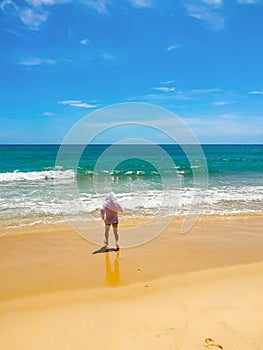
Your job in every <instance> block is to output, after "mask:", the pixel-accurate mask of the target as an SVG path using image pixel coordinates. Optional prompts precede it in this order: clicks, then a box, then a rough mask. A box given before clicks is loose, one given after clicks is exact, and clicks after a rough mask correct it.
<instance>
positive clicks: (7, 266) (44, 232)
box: [0, 216, 263, 350]
mask: <svg viewBox="0 0 263 350" xmlns="http://www.w3.org/2000/svg"><path fill="white" fill-rule="evenodd" d="M130 224H131V223H130V222H128V221H126V222H125V221H123V222H122V225H123V227H124V226H129V225H130ZM137 224H138V223H137ZM262 224H263V217H262V216H235V217H230V216H229V217H201V218H200V219H199V221H198V222H197V223H196V224H195V226H194V227H193V228H192V229H191V231H190V232H189V233H188V234H186V235H182V234H180V225H181V222H180V220H178V221H174V222H173V223H172V224H171V225H170V226H169V227H168V228H167V229H166V230H165V231H164V232H163V233H162V234H161V235H160V236H159V237H157V238H156V239H154V240H152V241H151V242H149V243H147V244H144V245H141V246H138V247H135V248H129V249H121V251H120V252H115V251H114V250H113V249H110V251H109V252H107V253H106V252H104V251H102V250H100V247H98V246H95V245H93V244H91V243H89V242H88V241H86V240H84V239H82V238H81V237H80V236H78V235H77V234H76V233H75V232H73V231H72V229H71V228H70V227H69V226H68V225H67V224H53V225H43V224H38V225H34V226H31V227H23V228H13V229H9V230H7V231H6V232H7V233H5V234H4V235H2V236H1V237H0V241H1V244H0V249H1V253H0V256H1V263H0V269H1V274H0V276H1V284H0V285H1V287H0V296H1V304H0V312H1V318H0V343H1V344H2V346H1V347H2V348H3V349H9V350H13V349H14V350H15V349H19V350H23V349H27V350H30V349H39V350H42V349H63V350H67V349H81V350H82V349H104V348H108V349H144V348H147V347H150V348H151V349H182V350H186V349H187V350H191V349H193V350H198V349H200V350H201V349H210V348H211V349H231V350H232V349H238V350H242V349H244V350H249V349H251V350H252V349H253V350H254V349H263V341H262V329H263V301H262V297H261V293H262V290H263V279H262V273H263V250H262V246H263V235H262V233H263V232H262ZM90 229H91V230H92V225H91V228H90ZM102 232H103V231H102ZM120 233H121V228H120ZM98 234H101V235H102V238H103V234H102V233H98Z"/></svg>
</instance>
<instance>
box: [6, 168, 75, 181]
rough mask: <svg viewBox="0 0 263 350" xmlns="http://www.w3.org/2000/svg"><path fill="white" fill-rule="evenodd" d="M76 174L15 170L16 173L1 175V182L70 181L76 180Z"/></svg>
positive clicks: (66, 171) (71, 171)
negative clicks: (71, 179)
mask: <svg viewBox="0 0 263 350" xmlns="http://www.w3.org/2000/svg"><path fill="white" fill-rule="evenodd" d="M74 177H75V173H74V171H73V170H64V171H62V170H43V171H31V172H20V171H18V170H15V171H14V172H12V173H11V172H7V173H1V174H0V183H1V182H16V181H42V180H54V179H58V180H59V179H70V178H74Z"/></svg>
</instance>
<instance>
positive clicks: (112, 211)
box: [101, 192, 123, 251]
mask: <svg viewBox="0 0 263 350" xmlns="http://www.w3.org/2000/svg"><path fill="white" fill-rule="evenodd" d="M119 211H123V209H122V207H121V206H120V204H119V203H118V202H117V198H116V196H115V194H114V193H113V192H111V193H110V194H109V195H108V197H107V198H106V201H105V203H104V204H103V206H102V208H101V218H102V220H103V221H104V223H105V241H104V247H105V249H106V250H108V245H109V232H110V227H111V225H112V228H113V233H114V237H115V244H116V250H117V251H118V250H119V249H120V247H119V244H118V241H119V234H118V224H119V218H118V212H119Z"/></svg>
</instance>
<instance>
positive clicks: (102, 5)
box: [80, 0, 111, 13]
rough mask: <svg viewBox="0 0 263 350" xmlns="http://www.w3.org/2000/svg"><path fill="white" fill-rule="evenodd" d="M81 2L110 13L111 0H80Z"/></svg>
mask: <svg viewBox="0 0 263 350" xmlns="http://www.w3.org/2000/svg"><path fill="white" fill-rule="evenodd" d="M80 2H81V3H82V4H84V5H86V6H88V7H90V8H92V9H93V10H95V11H97V12H98V13H108V5H109V4H110V3H111V0H80Z"/></svg>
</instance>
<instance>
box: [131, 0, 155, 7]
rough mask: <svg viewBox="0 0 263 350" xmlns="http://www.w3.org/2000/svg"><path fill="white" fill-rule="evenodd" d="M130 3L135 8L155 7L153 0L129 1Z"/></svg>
mask: <svg viewBox="0 0 263 350" xmlns="http://www.w3.org/2000/svg"><path fill="white" fill-rule="evenodd" d="M129 2H130V3H131V5H132V6H133V7H137V8H139V7H142V8H143V7H152V5H153V1H152V0H129Z"/></svg>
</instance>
